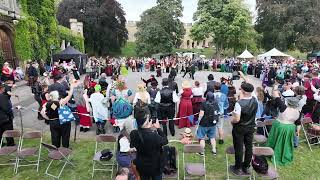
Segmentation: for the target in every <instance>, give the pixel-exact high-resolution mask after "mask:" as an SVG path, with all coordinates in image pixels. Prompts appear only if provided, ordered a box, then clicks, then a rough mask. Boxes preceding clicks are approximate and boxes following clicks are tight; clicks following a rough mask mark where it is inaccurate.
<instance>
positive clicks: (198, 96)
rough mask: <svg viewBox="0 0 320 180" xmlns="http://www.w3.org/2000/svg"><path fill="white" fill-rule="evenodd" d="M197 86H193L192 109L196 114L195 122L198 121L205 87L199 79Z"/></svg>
mask: <svg viewBox="0 0 320 180" xmlns="http://www.w3.org/2000/svg"><path fill="white" fill-rule="evenodd" d="M194 85H195V87H194V88H192V99H191V101H192V111H193V114H195V115H194V122H197V121H198V117H199V112H200V107H201V104H202V102H203V101H204V99H203V98H202V96H203V94H204V91H203V88H202V87H201V86H200V83H199V81H196V82H195V83H194Z"/></svg>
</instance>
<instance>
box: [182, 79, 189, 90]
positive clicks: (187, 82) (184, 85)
mask: <svg viewBox="0 0 320 180" xmlns="http://www.w3.org/2000/svg"><path fill="white" fill-rule="evenodd" d="M181 86H182V88H183V89H185V88H191V83H190V82H189V81H183V82H182V85H181Z"/></svg>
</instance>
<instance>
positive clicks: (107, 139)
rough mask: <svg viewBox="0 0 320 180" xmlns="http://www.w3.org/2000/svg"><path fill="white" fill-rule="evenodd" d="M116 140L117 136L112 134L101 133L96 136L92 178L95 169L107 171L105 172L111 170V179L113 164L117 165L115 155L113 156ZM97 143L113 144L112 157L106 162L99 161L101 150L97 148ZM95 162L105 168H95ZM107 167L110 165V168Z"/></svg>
mask: <svg viewBox="0 0 320 180" xmlns="http://www.w3.org/2000/svg"><path fill="white" fill-rule="evenodd" d="M116 142H117V138H116V137H114V136H112V135H105V134H101V135H99V136H97V137H96V145H95V150H94V157H93V165H92V178H93V177H94V173H95V171H107V172H111V179H112V177H113V170H114V169H113V168H114V166H117V162H116V157H115V154H116ZM99 144H104V145H106V144H113V152H112V153H113V155H114V157H112V158H111V159H110V160H109V161H107V162H104V161H100V157H101V151H102V150H98V146H99ZM96 163H98V164H99V165H100V166H105V167H106V168H96ZM107 167H111V169H108V168H107Z"/></svg>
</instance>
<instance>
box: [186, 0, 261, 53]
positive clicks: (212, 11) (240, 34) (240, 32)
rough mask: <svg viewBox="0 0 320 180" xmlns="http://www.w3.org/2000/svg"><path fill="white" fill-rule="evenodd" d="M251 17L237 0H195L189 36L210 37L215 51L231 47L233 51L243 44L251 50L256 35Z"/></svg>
mask: <svg viewBox="0 0 320 180" xmlns="http://www.w3.org/2000/svg"><path fill="white" fill-rule="evenodd" d="M251 19H252V18H251V16H250V12H249V10H248V9H247V8H246V7H245V6H244V5H243V4H242V1H240V0H199V1H198V9H197V11H196V12H195V14H194V20H195V24H194V25H193V26H192V29H191V36H192V38H193V39H194V40H203V39H205V38H208V37H213V41H214V44H215V47H216V50H217V55H219V54H220V51H221V50H223V49H229V48H231V49H233V50H234V53H236V52H240V51H242V50H243V49H244V48H245V47H246V46H247V47H248V48H250V49H251V50H253V51H255V50H256V49H257V48H256V39H259V36H258V34H257V33H256V32H255V30H254V28H253V26H252V23H251Z"/></svg>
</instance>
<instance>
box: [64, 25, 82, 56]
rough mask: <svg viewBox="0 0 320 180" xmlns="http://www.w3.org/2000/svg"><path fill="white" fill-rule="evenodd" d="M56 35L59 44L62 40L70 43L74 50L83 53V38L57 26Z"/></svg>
mask: <svg viewBox="0 0 320 180" xmlns="http://www.w3.org/2000/svg"><path fill="white" fill-rule="evenodd" d="M58 34H59V38H60V44H61V42H62V41H63V40H65V41H66V42H70V44H71V45H72V46H74V48H76V49H78V50H79V51H81V52H83V53H84V49H85V48H84V38H83V37H82V36H81V35H77V34H75V33H73V32H72V31H71V30H70V29H68V28H66V27H63V26H60V25H59V26H58Z"/></svg>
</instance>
